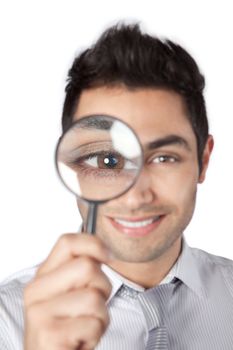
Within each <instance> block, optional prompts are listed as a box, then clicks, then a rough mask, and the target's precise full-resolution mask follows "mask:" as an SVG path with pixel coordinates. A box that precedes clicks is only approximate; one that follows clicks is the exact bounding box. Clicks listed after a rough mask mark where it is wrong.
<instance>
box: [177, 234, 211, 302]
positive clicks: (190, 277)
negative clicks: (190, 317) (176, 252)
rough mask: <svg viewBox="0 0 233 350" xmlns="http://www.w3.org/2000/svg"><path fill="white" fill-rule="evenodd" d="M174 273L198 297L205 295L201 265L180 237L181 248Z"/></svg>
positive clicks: (184, 240)
mask: <svg viewBox="0 0 233 350" xmlns="http://www.w3.org/2000/svg"><path fill="white" fill-rule="evenodd" d="M176 265H177V266H176V274H175V277H177V278H178V279H179V280H181V281H182V282H183V283H184V284H185V285H186V286H187V287H189V288H190V289H191V290H192V291H194V292H195V293H196V294H197V295H198V296H199V297H207V290H206V288H205V280H204V278H203V273H202V272H203V271H202V270H203V265H202V264H201V261H200V258H198V257H197V256H196V255H195V254H194V251H193V249H192V248H191V247H189V245H188V244H187V242H186V239H185V238H184V236H183V237H182V250H181V254H180V256H179V258H178V259H177V262H176Z"/></svg>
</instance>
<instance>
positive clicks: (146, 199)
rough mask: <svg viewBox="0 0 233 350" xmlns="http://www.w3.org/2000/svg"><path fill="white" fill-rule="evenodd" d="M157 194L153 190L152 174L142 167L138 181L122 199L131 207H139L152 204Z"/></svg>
mask: <svg viewBox="0 0 233 350" xmlns="http://www.w3.org/2000/svg"><path fill="white" fill-rule="evenodd" d="M155 197H156V195H155V192H154V191H153V186H152V181H151V175H150V174H149V172H148V171H147V169H145V167H144V168H143V169H142V171H141V173H140V175H139V177H138V179H137V181H136V183H135V184H134V185H133V187H132V188H131V189H130V190H129V191H128V192H127V193H126V194H125V195H124V196H122V199H123V201H124V205H126V206H127V207H128V208H131V209H137V208H140V207H141V206H143V205H145V204H150V203H152V202H153V201H154V199H155Z"/></svg>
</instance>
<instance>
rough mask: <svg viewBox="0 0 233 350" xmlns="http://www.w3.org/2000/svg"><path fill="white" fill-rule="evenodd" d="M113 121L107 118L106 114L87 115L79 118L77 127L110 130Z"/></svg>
mask: <svg viewBox="0 0 233 350" xmlns="http://www.w3.org/2000/svg"><path fill="white" fill-rule="evenodd" d="M112 124H113V121H112V120H109V117H107V116H99V115H93V116H87V118H83V119H79V120H78V125H77V127H78V128H79V129H88V130H91V129H94V130H96V129H98V130H110V129H111V127H112Z"/></svg>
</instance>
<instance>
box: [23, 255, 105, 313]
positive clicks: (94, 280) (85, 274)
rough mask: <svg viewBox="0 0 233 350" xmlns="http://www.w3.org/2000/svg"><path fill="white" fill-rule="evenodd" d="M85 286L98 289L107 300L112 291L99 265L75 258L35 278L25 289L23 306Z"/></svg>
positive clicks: (89, 259) (81, 258)
mask: <svg viewBox="0 0 233 350" xmlns="http://www.w3.org/2000/svg"><path fill="white" fill-rule="evenodd" d="M85 286H90V287H92V288H96V289H98V290H99V291H100V292H101V293H102V294H103V297H105V299H107V298H109V296H110V293H111V289H112V286H111V283H110V281H109V280H108V278H107V277H106V276H105V274H104V273H103V272H102V270H101V267H100V264H99V263H97V262H95V261H93V260H92V259H91V258H89V257H80V258H75V259H73V260H71V261H69V262H67V263H65V264H64V265H63V266H61V267H59V268H58V269H56V270H54V271H52V272H49V273H48V274H46V275H41V276H39V277H37V278H35V279H34V280H33V281H32V282H31V283H30V284H29V285H28V286H27V287H26V288H25V291H24V297H25V305H27V306H28V305H31V304H33V303H38V302H42V301H43V300H49V299H51V298H54V297H56V296H57V295H59V294H64V293H66V292H68V291H71V290H73V289H78V288H81V287H85Z"/></svg>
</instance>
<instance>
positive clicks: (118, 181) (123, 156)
mask: <svg viewBox="0 0 233 350" xmlns="http://www.w3.org/2000/svg"><path fill="white" fill-rule="evenodd" d="M56 166H57V170H58V174H59V176H60V178H61V180H62V181H63V183H64V184H65V186H66V187H67V188H68V189H69V190H70V191H72V192H73V193H74V194H75V195H77V196H78V197H80V198H82V199H85V200H87V201H90V202H104V201H107V200H110V199H113V198H115V197H118V196H120V195H121V194H123V193H124V192H126V191H127V190H128V189H129V188H130V187H131V186H132V185H133V184H134V182H135V181H136V179H137V177H138V175H139V172H140V170H141V167H142V149H141V145H140V142H139V140H138V138H137V136H136V135H135V133H134V132H133V130H132V129H131V128H130V127H129V126H128V125H126V124H125V123H123V122H122V121H120V120H119V119H117V118H114V117H111V116H106V115H105V116H102V115H92V116H88V117H84V118H81V119H79V120H78V121H77V122H75V123H74V124H73V125H72V126H71V127H70V128H69V129H68V131H67V132H66V133H65V134H63V136H62V137H61V139H60V141H59V143H58V146H57V150H56Z"/></svg>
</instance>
